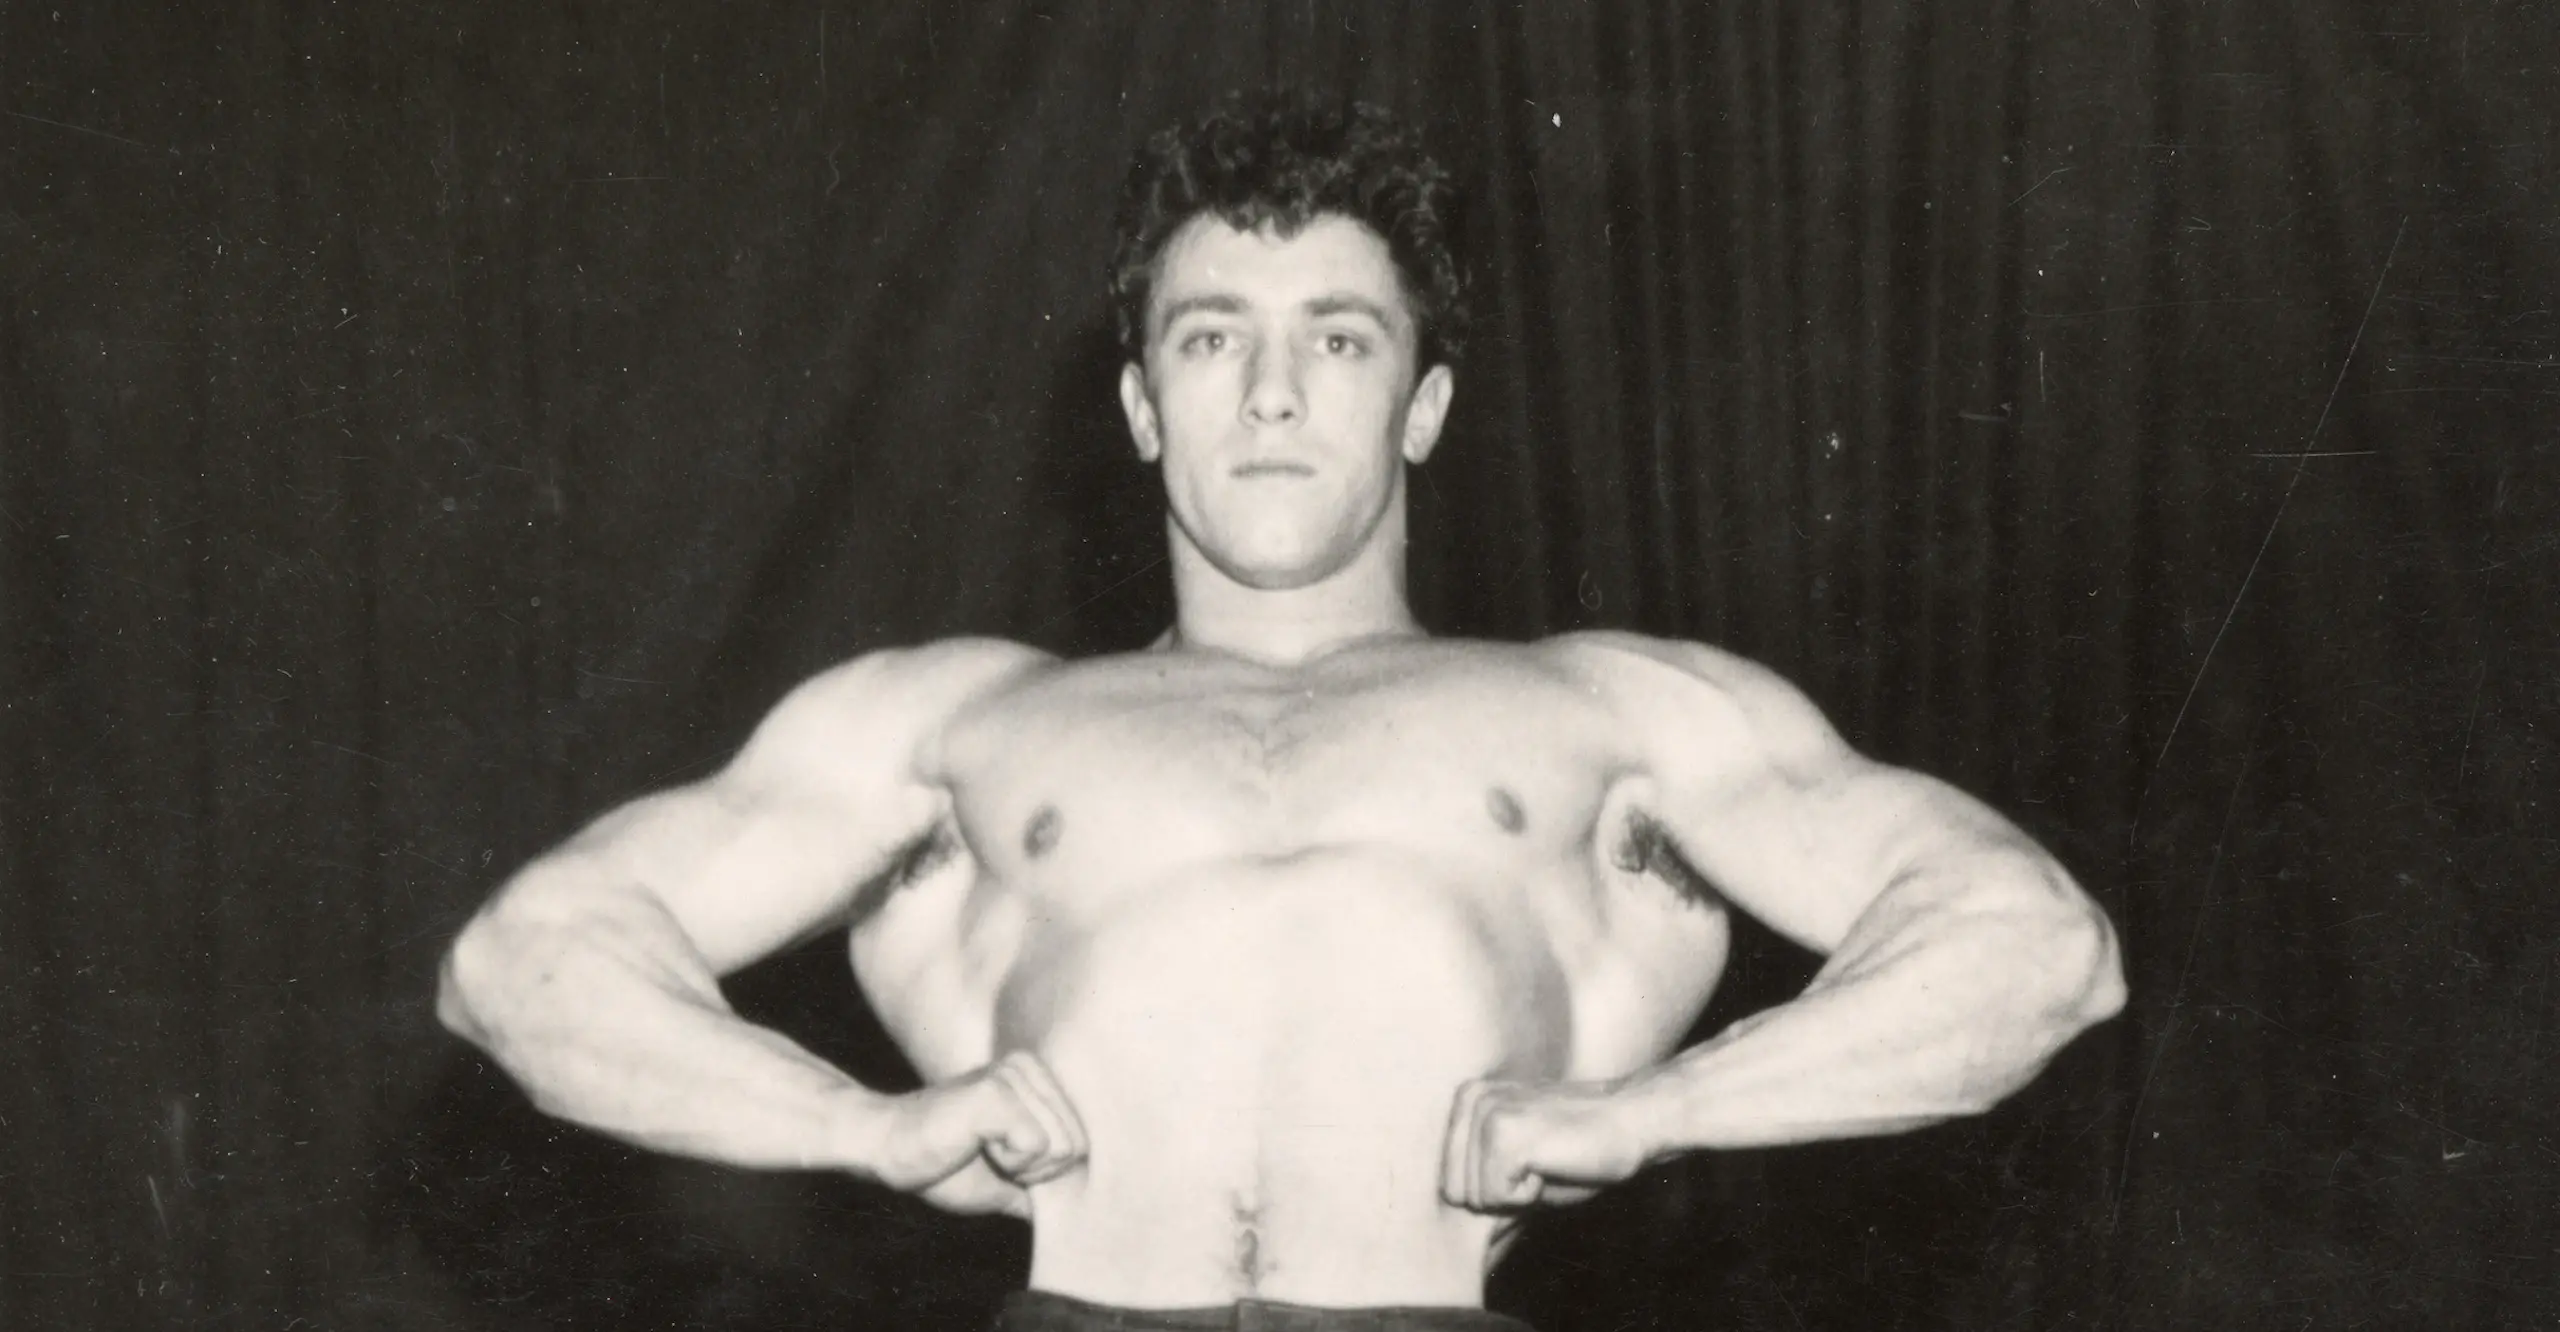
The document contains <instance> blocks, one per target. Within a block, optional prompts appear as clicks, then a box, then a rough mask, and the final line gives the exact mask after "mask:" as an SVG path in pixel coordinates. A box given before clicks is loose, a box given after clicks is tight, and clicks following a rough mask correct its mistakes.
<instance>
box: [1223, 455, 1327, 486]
mask: <svg viewBox="0 0 2560 1332" xmlns="http://www.w3.org/2000/svg"><path fill="white" fill-rule="evenodd" d="M1315 474H1316V469H1314V468H1313V467H1309V466H1308V465H1306V464H1305V463H1302V462H1286V461H1282V460H1280V459H1277V458H1265V459H1257V460H1255V461H1253V462H1242V463H1237V464H1236V465H1235V468H1234V470H1233V471H1230V472H1229V473H1228V475H1229V476H1233V477H1235V478H1236V479H1238V480H1242V481H1251V480H1255V479H1258V478H1262V477H1273V476H1294V477H1312V476H1314V475H1315Z"/></svg>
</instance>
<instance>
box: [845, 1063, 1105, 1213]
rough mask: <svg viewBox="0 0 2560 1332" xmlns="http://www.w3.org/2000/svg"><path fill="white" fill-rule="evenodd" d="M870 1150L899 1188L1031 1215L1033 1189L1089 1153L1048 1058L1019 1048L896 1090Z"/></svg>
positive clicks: (957, 1204) (969, 1206)
mask: <svg viewBox="0 0 2560 1332" xmlns="http://www.w3.org/2000/svg"><path fill="white" fill-rule="evenodd" d="M876 1131H877V1134H878V1136H877V1138H876V1139H875V1141H874V1142H873V1144H872V1150H871V1151H870V1152H869V1153H868V1154H867V1157H866V1159H867V1160H868V1162H869V1164H870V1166H871V1173H872V1174H873V1175H874V1176H875V1177H877V1178H878V1179H879V1180H880V1182H881V1183H884V1184H887V1185H888V1186H889V1187H891V1188H894V1189H901V1190H904V1191H906V1192H909V1193H916V1194H920V1195H922V1196H923V1197H924V1199H925V1200H926V1201H927V1202H930V1203H933V1204H934V1205H936V1206H938V1207H942V1208H945V1209H947V1210H950V1211H955V1212H1011V1213H1013V1214H1014V1215H1016V1216H1029V1215H1030V1212H1031V1205H1030V1197H1029V1195H1028V1194H1027V1193H1026V1192H1025V1190H1026V1189H1027V1188H1028V1187H1029V1186H1031V1185H1034V1184H1042V1183H1046V1182H1048V1181H1049V1180H1052V1179H1056V1178H1057V1177H1058V1176H1060V1175H1062V1174H1065V1173H1066V1172H1067V1171H1068V1170H1070V1169H1073V1168H1074V1167H1075V1166H1076V1165H1077V1163H1079V1162H1081V1161H1083V1160H1084V1155H1085V1137H1084V1124H1083V1123H1082V1122H1081V1121H1079V1120H1078V1119H1077V1118H1076V1112H1075V1107H1074V1106H1072V1105H1070V1104H1068V1102H1067V1096H1066V1093H1065V1092H1063V1091H1061V1090H1059V1088H1058V1081H1057V1078H1056V1077H1055V1076H1053V1075H1052V1074H1051V1073H1050V1072H1049V1069H1048V1066H1047V1065H1045V1064H1042V1063H1041V1062H1040V1060H1039V1058H1038V1057H1037V1056H1035V1055H1033V1054H1031V1053H1030V1052H1029V1051H1027V1050H1017V1051H1015V1052H1013V1053H1012V1054H1008V1055H1005V1056H1004V1057H1003V1058H1000V1059H998V1060H996V1061H995V1062H994V1063H992V1064H989V1065H987V1066H986V1067H984V1068H981V1069H979V1070H977V1071H976V1072H974V1073H970V1074H968V1075H967V1076H965V1077H960V1078H955V1079H953V1080H951V1081H949V1082H942V1083H936V1084H934V1085H933V1086H930V1087H926V1088H924V1089H922V1090H920V1091H913V1092H909V1093H907V1094H906V1095H904V1096H899V1097H896V1098H893V1099H892V1100H890V1101H889V1102H888V1104H887V1105H886V1106H885V1107H884V1108H883V1112H882V1117H881V1120H880V1121H879V1124H878V1127H877V1130H876Z"/></svg>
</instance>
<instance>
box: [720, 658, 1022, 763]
mask: <svg viewBox="0 0 2560 1332" xmlns="http://www.w3.org/2000/svg"><path fill="white" fill-rule="evenodd" d="M1056 664H1057V659H1056V658H1055V657H1052V656H1050V655H1049V654H1048V653H1045V652H1042V651H1040V650H1038V649H1036V648H1031V647H1026V646H1024V645H1022V644H1020V643H1013V642H1008V641H1006V640H1003V639H996V638H950V639H943V640H941V641H938V642H934V643H927V644H922V645H919V646H915V647H901V648H887V649H882V650H880V651H876V652H869V653H865V654H863V655H862V656H859V657H855V658H853V659H851V660H849V661H846V662H843V663H840V664H838V665H836V666H832V667H829V668H828V669H826V670H824V671H820V672H819V673H818V674H816V675H813V676H811V677H809V678H808V679H807V680H805V681H802V682H801V683H800V685H799V686H798V687H797V688H795V689H793V690H792V691H791V692H790V694H788V695H786V696H785V697H784V698H783V700H782V701H781V702H780V703H779V704H776V705H775V706H774V709H773V711H772V712H770V713H767V714H766V715H765V719H764V721H763V722H762V723H761V724H759V725H758V726H757V727H756V731H755V735H754V736H753V737H752V738H750V739H749V740H748V741H747V746H746V748H745V749H744V750H743V751H741V752H740V754H739V756H738V761H737V763H736V764H735V765H734V770H735V771H736V772H738V773H739V774H740V775H742V776H745V777H748V778H751V779H752V778H756V777H770V778H789V777H805V776H809V775H812V774H813V773H823V774H826V775H828V776H829V777H859V776H862V775H866V774H870V775H878V776H892V775H894V776H901V777H911V776H914V775H915V774H917V773H919V772H921V771H923V770H924V769H925V768H926V767H927V766H929V761H930V750H931V748H932V746H933V743H934V741H935V740H936V739H937V738H938V737H939V736H940V734H941V733H942V730H943V729H944V727H945V725H946V724H947V723H948V722H949V721H950V720H951V718H952V717H954V716H955V715H957V714H958V713H959V712H960V711H961V710H962V709H964V708H966V707H968V706H970V705H971V704H972V703H975V702H977V701H978V700H980V699H983V698H985V697H987V696H988V695H990V694H993V693H997V692H1000V691H1001V690H1003V689H1005V688H1006V687H1008V686H1010V685H1012V684H1015V683H1018V682H1020V681H1021V680H1023V679H1025V678H1027V677H1030V676H1032V675H1036V674H1039V673H1041V672H1043V671H1046V670H1048V669H1050V668H1052V667H1054V666H1055V665H1056ZM884 768H892V769H895V770H896V771H895V772H894V773H892V772H886V771H881V770H882V769H884Z"/></svg>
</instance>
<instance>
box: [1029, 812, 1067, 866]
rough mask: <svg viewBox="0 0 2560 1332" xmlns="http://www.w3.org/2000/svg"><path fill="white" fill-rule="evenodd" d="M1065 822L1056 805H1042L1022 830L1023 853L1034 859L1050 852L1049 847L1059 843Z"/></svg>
mask: <svg viewBox="0 0 2560 1332" xmlns="http://www.w3.org/2000/svg"><path fill="white" fill-rule="evenodd" d="M1065 823H1066V819H1065V818H1064V817H1062V816H1061V815H1060V814H1059V813H1058V807H1057V806H1056V805H1042V806H1041V807H1040V812H1039V813H1037V814H1034V815H1032V816H1031V822H1030V823H1029V824H1027V825H1025V826H1024V828H1023V830H1022V854H1024V855H1026V856H1029V857H1030V858H1032V859H1033V860H1038V859H1039V858H1040V857H1042V856H1045V855H1047V854H1049V849H1050V848H1051V847H1054V846H1056V845H1057V844H1058V834H1059V832H1060V831H1061V829H1062V827H1063V825H1064V824H1065Z"/></svg>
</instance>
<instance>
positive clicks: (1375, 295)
mask: <svg viewBox="0 0 2560 1332" xmlns="http://www.w3.org/2000/svg"><path fill="white" fill-rule="evenodd" d="M1202 296H1220V297H1229V298H1234V299H1236V300H1239V301H1241V302H1242V303H1243V304H1245V305H1247V306H1249V307H1255V308H1280V309H1285V308H1290V307H1295V306H1300V305H1307V304H1311V303H1313V302H1316V301H1320V300H1326V299H1328V298H1335V297H1342V296H1353V297H1358V298H1361V299H1363V300H1365V301H1367V302H1369V303H1371V304H1373V305H1375V306H1377V307H1379V308H1380V309H1383V310H1385V311H1387V312H1388V313H1389V315H1390V316H1391V317H1392V318H1393V319H1394V320H1395V321H1396V322H1397V323H1398V325H1399V326H1403V325H1409V324H1410V323H1411V322H1412V314H1413V312H1412V309H1411V307H1410V305H1409V304H1408V303H1407V302H1406V300H1405V295H1404V281H1403V279H1402V277H1401V276H1400V275H1399V274H1398V273H1397V272H1396V263H1395V257H1394V256H1393V255H1392V254H1390V253H1389V252H1388V250H1387V243H1386V242H1385V241H1384V240H1382V239H1380V238H1379V236H1378V233H1376V232H1374V231H1371V230H1370V229H1369V228H1368V226H1367V225H1366V224H1364V223H1361V222H1359V221H1357V220H1355V219H1352V218H1348V217H1344V216H1342V215H1341V214H1339V213H1322V214H1318V215H1317V216H1315V217H1313V218H1310V219H1308V221H1307V224H1306V225H1305V226H1303V227H1300V228H1299V229H1298V231H1297V233H1296V234H1295V235H1290V236H1283V235H1281V234H1280V231H1279V228H1277V227H1272V226H1266V227H1262V228H1259V229H1256V230H1253V231H1239V230H1237V229H1236V228H1234V227H1232V226H1229V225H1228V224H1227V222H1226V219H1224V218H1221V217H1219V216H1218V215H1216V214H1215V213H1203V214H1201V215H1200V216H1198V217H1195V218H1193V219H1191V220H1190V221H1189V222H1187V223H1185V224H1183V227H1182V230H1180V231H1178V232H1175V233H1174V237H1173V239H1172V241H1170V242H1169V243H1167V244H1166V246H1165V248H1164V255H1163V258H1162V259H1161V260H1160V261H1159V267H1158V271H1157V274H1156V280H1155V283H1154V292H1153V294H1152V297H1151V299H1150V300H1149V302H1148V303H1149V305H1150V306H1151V307H1152V308H1151V309H1150V310H1149V312H1148V313H1149V315H1150V321H1151V322H1152V319H1153V317H1155V316H1157V315H1160V314H1161V313H1162V312H1163V311H1164V309H1165V308H1166V307H1167V306H1169V305H1171V304H1173V303H1174V302H1176V301H1181V300H1185V299H1187V298H1194V297H1202Z"/></svg>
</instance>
